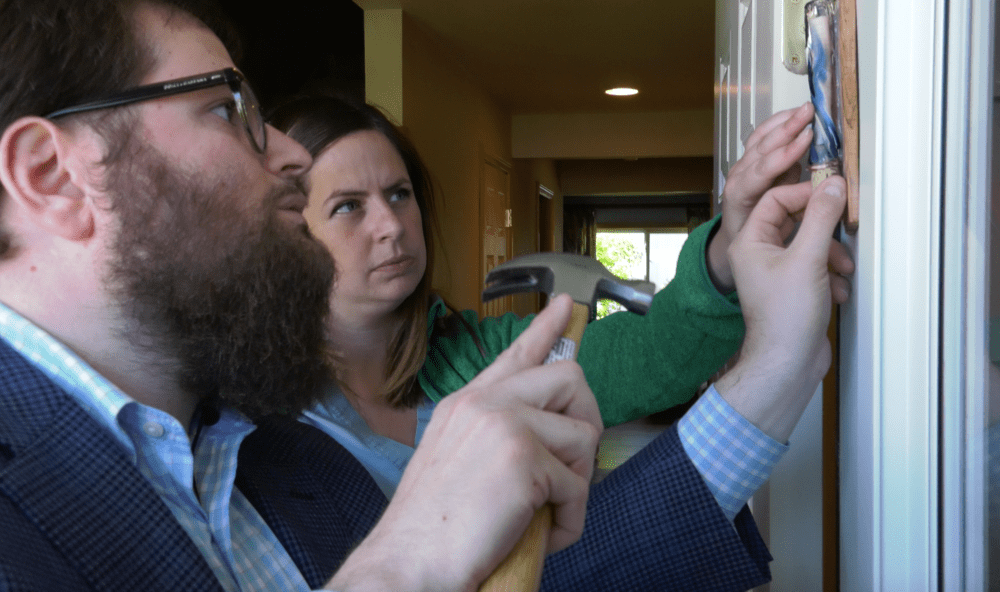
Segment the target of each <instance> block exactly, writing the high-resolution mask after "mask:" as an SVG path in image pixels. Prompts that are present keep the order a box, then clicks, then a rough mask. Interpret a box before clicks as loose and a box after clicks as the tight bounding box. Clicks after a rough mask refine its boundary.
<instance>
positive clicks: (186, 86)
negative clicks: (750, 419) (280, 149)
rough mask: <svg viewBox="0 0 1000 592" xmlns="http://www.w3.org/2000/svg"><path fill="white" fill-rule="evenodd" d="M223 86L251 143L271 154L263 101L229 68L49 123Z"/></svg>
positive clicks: (142, 90) (126, 94)
mask: <svg viewBox="0 0 1000 592" xmlns="http://www.w3.org/2000/svg"><path fill="white" fill-rule="evenodd" d="M223 84H227V85H229V90H230V92H232V93H233V101H234V102H235V103H236V111H237V112H238V113H239V114H240V119H242V120H243V127H244V129H245V131H246V132H247V136H248V137H249V138H250V142H251V143H252V144H253V147H254V149H255V150H256V151H257V152H259V153H261V154H263V153H264V152H265V151H266V150H267V122H266V121H265V120H264V115H263V113H262V112H261V110H260V101H259V100H258V99H257V95H256V94H254V92H253V89H252V88H250V83H249V82H247V79H246V76H244V75H243V73H242V72H240V71H239V70H237V69H236V68H225V69H223V70H216V71H214V72H206V73H204V74H196V75H194V76H188V77H185V78H175V79H173V80H164V81H163V82H154V83H153V84H144V85H142V86H137V87H135V88H131V89H128V90H125V91H122V92H118V93H114V94H112V95H110V96H108V97H105V98H103V99H97V100H96V101H90V102H87V103H81V104H79V105H74V106H72V107H65V108H63V109H58V110H56V111H53V112H51V113H49V114H48V115H45V119H56V118H58V117H63V116H66V115H75V114H77V113H84V112H87V111H96V110H98V109H108V108H110V107H122V106H124V105H131V104H133V103H139V102H142V101H151V100H153V99H159V98H163V97H169V96H173V95H179V94H182V93H186V92H194V91H197V90H202V89H206V88H211V87H213V86H220V85H223ZM244 87H245V88H246V92H245V93H244V91H243V88H244ZM244 95H249V102H248V97H246V96H244ZM252 108H253V109H256V112H257V114H258V117H259V119H260V141H258V140H257V137H256V135H255V134H254V131H253V127H252V125H251V123H250V114H249V110H250V109H252Z"/></svg>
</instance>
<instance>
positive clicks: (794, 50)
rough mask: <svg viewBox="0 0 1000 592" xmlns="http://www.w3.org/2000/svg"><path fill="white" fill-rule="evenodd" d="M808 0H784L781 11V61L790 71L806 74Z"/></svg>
mask: <svg viewBox="0 0 1000 592" xmlns="http://www.w3.org/2000/svg"><path fill="white" fill-rule="evenodd" d="M807 3H808V0H784V10H782V12H781V18H782V21H783V22H782V28H783V29H784V32H785V35H784V42H783V43H782V44H781V63H782V64H784V65H785V68H787V69H788V70H789V71H790V72H793V73H795V74H805V73H806V72H807V69H808V68H807V64H806V4H807Z"/></svg>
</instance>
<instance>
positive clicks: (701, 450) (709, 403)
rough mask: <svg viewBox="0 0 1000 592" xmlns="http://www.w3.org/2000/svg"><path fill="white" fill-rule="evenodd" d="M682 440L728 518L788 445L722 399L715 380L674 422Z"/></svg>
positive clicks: (782, 454)
mask: <svg viewBox="0 0 1000 592" xmlns="http://www.w3.org/2000/svg"><path fill="white" fill-rule="evenodd" d="M677 431H678V433H679V435H680V438H681V444H682V445H683V446H684V450H685V451H686V452H687V454H688V456H689V457H691V462H693V463H694V466H695V467H696V468H697V469H698V472H699V473H701V476H702V477H703V478H704V479H705V482H706V483H707V484H708V488H709V489H710V490H711V491H712V494H713V495H715V499H717V500H718V501H719V505H720V506H721V507H722V511H723V512H725V514H726V516H729V519H730V520H733V519H734V518H736V514H738V513H739V512H740V509H742V508H743V506H744V505H746V503H747V502H748V501H750V497H751V496H752V495H753V494H754V492H755V491H757V490H758V489H760V486H761V485H763V484H764V482H765V481H767V479H768V478H769V477H770V476H771V472H772V471H774V466H775V465H776V464H778V461H779V460H781V457H782V456H784V454H785V452H786V451H787V450H788V445H787V444H779V443H778V442H776V441H775V440H773V439H772V438H771V437H770V436H768V435H767V434H765V433H764V432H762V431H760V430H759V429H757V426H755V425H753V424H752V423H750V422H749V421H748V420H747V419H746V418H745V417H743V416H742V415H740V414H739V413H738V412H737V411H736V410H735V409H733V408H732V407H731V406H730V405H729V403H727V402H726V401H725V400H724V399H723V398H722V396H721V395H719V392H718V391H717V390H715V385H714V384H713V385H712V386H710V387H708V390H707V391H706V392H705V394H703V395H702V396H701V398H700V399H698V402H697V403H695V404H694V405H693V406H692V407H691V409H689V410H688V412H687V413H685V414H684V417H682V418H681V420H680V422H678V424H677Z"/></svg>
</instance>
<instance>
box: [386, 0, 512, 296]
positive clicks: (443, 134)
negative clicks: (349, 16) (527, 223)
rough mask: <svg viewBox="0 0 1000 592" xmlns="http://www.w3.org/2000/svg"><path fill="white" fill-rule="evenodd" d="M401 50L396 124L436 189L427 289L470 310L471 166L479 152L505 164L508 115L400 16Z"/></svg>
mask: <svg viewBox="0 0 1000 592" xmlns="http://www.w3.org/2000/svg"><path fill="white" fill-rule="evenodd" d="M402 48H403V112H404V114H405V120H404V122H403V123H404V126H405V128H406V130H407V132H408V134H409V135H410V138H411V139H412V140H413V142H414V144H415V145H416V147H417V150H418V151H419V152H420V155H421V156H422V157H423V159H424V161H425V162H426V164H427V166H428V168H430V170H431V174H432V176H433V178H434V179H435V181H436V182H437V187H438V190H439V195H438V202H437V209H438V217H439V226H440V231H441V235H440V236H439V237H438V241H437V242H438V244H439V246H440V248H439V249H437V252H436V253H435V266H436V268H435V273H434V286H435V287H436V288H438V289H439V290H441V292H442V293H443V294H444V295H445V297H446V298H448V299H449V300H450V301H451V302H452V303H453V304H454V305H456V306H458V307H460V308H478V306H479V299H480V296H479V295H480V292H481V291H482V280H481V279H480V277H479V243H480V234H479V177H480V174H479V168H480V164H481V161H482V159H483V156H484V155H490V156H493V157H495V158H499V159H501V160H504V161H507V162H510V160H511V156H510V115H509V114H507V113H506V112H505V111H504V110H503V109H501V108H500V107H499V106H498V105H496V104H495V103H494V102H493V100H492V99H491V98H490V97H489V96H487V95H486V94H485V93H484V92H483V91H481V90H480V89H479V88H477V87H475V86H473V85H472V84H470V83H469V82H468V81H467V80H466V78H465V77H463V76H462V75H461V73H460V72H459V69H458V67H457V66H456V65H454V64H453V63H452V60H451V58H450V56H449V54H448V52H447V50H446V48H443V47H441V46H440V45H439V44H438V42H437V41H436V40H435V39H434V38H433V37H432V36H430V35H429V34H427V33H426V32H425V31H424V30H422V29H421V28H420V27H419V26H418V25H417V24H415V23H414V22H413V21H412V20H411V19H410V18H409V16H407V15H405V14H404V16H403V44H402Z"/></svg>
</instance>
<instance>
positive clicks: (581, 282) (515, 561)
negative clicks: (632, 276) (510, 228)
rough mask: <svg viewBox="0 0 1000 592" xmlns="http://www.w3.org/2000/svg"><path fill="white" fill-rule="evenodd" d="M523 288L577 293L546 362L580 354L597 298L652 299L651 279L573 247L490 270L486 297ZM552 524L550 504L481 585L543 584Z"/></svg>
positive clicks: (528, 587)
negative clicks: (622, 272)
mask: <svg viewBox="0 0 1000 592" xmlns="http://www.w3.org/2000/svg"><path fill="white" fill-rule="evenodd" d="M521 292H545V293H547V294H549V296H550V297H552V296H555V295H556V294H562V293H564V292H565V293H567V294H569V295H570V297H571V298H572V299H573V313H572V317H570V321H569V325H568V326H567V327H566V331H564V332H563V334H562V337H561V338H560V339H559V341H557V342H556V344H555V345H554V346H553V347H552V351H551V352H549V356H548V357H547V358H546V360H545V363H546V364H548V363H550V362H554V361H556V360H575V359H576V356H577V352H578V351H579V349H580V339H581V338H582V337H583V330H584V328H585V327H586V326H587V323H588V322H589V321H590V315H591V312H592V311H593V310H594V309H595V307H596V305H597V301H598V300H602V299H609V300H614V301H616V302H619V303H621V304H622V305H624V306H625V308H626V309H628V310H630V311H632V312H634V313H638V314H646V311H647V310H649V305H650V303H651V302H652V301H653V296H652V293H653V285H652V283H650V282H645V281H638V282H636V281H625V280H620V279H618V278H617V277H615V276H614V275H613V274H612V273H611V272H610V271H608V270H607V268H605V267H604V266H603V265H601V264H600V263H599V262H598V261H597V260H596V259H592V258H590V257H586V256H584V255H576V254H572V253H533V254H530V255H524V256H521V257H517V258H516V259H511V260H510V261H508V262H506V263H503V264H501V265H498V266H497V267H495V268H493V270H492V271H490V273H489V274H487V276H486V289H485V290H483V302H486V301H488V300H492V299H494V298H499V297H500V296H507V295H509V294H518V293H521ZM551 527H552V508H551V506H548V505H545V506H543V507H542V508H541V509H539V510H538V511H537V512H535V516H534V517H533V518H532V519H531V523H530V524H529V525H528V529H527V530H526V531H525V533H524V535H523V536H522V537H521V540H519V541H518V542H517V544H516V545H515V546H514V549H513V550H512V551H511V552H510V554H509V555H508V556H507V558H506V559H504V560H503V562H501V563H500V565H499V566H498V567H497V569H496V571H494V572H493V574H492V575H491V576H490V577H489V578H488V579H487V580H486V581H485V582H484V583H483V585H482V586H480V588H479V590H480V592H500V591H504V592H507V591H512V592H513V591H517V592H534V591H535V590H538V586H539V584H540V583H541V579H542V564H543V562H544V561H545V549H546V547H547V546H548V542H549V530H550V529H551Z"/></svg>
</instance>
